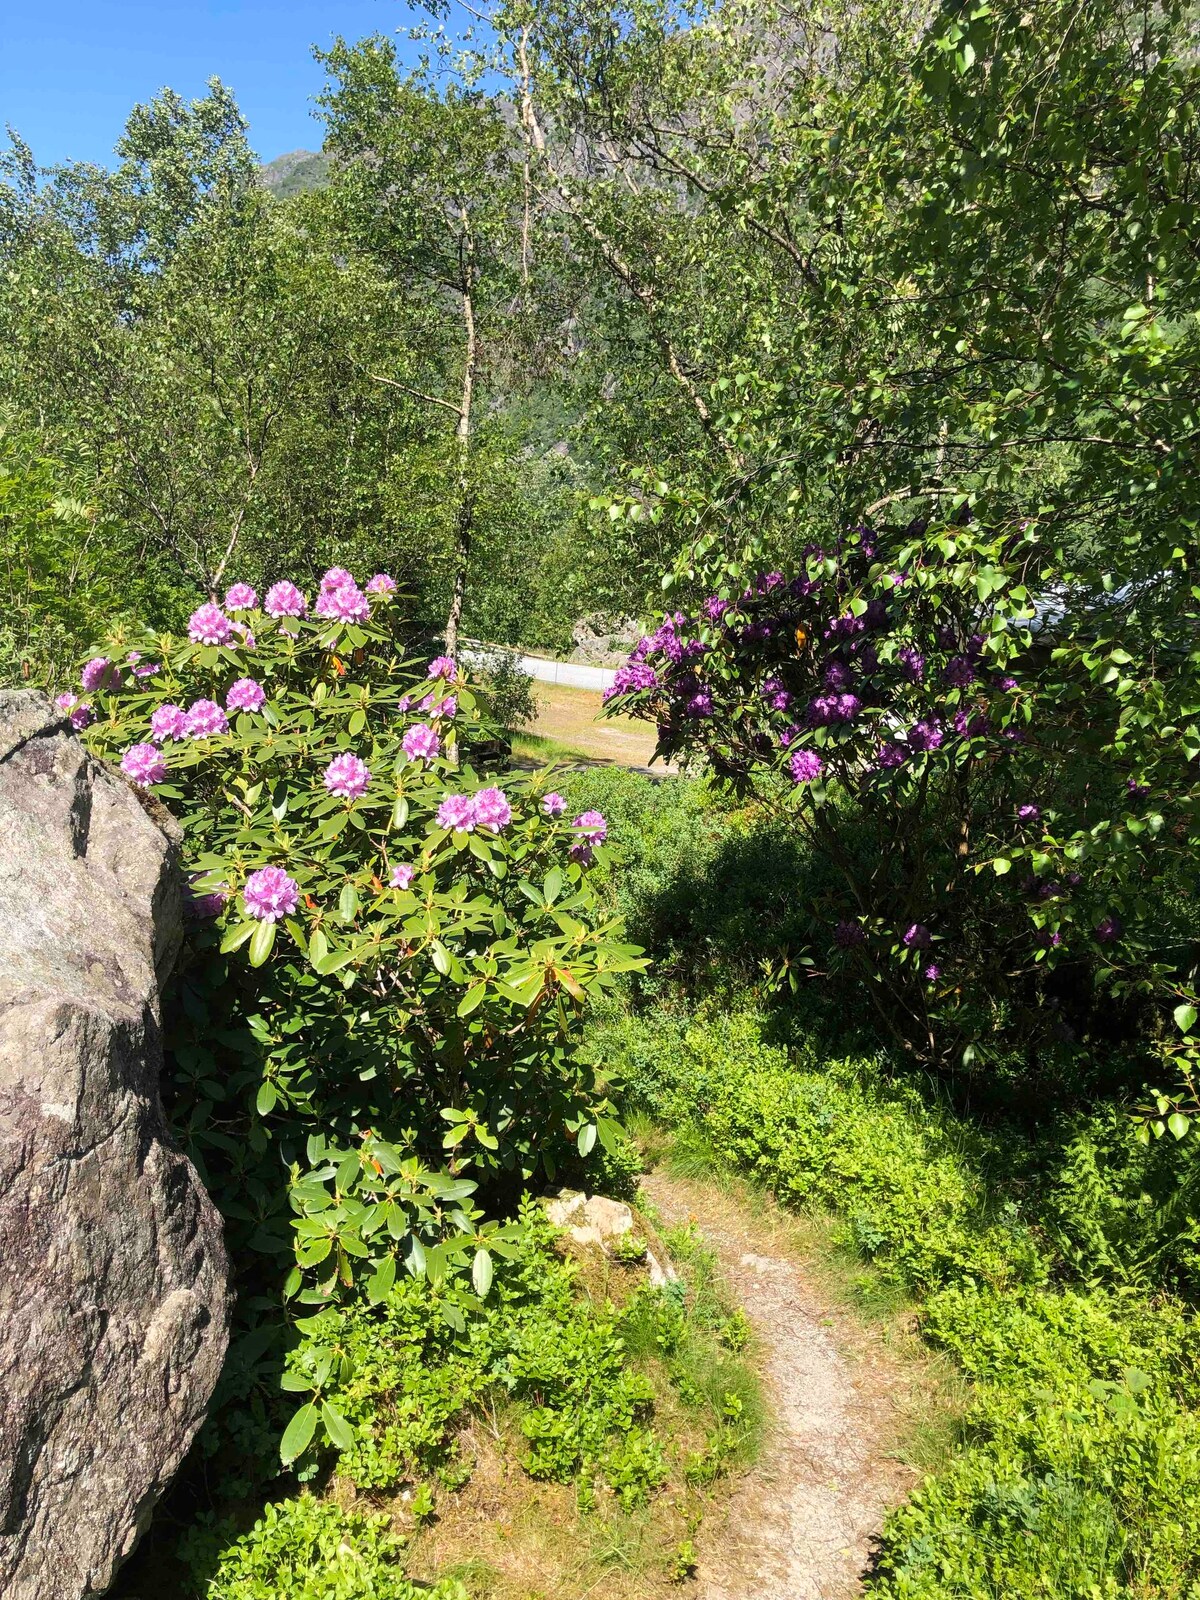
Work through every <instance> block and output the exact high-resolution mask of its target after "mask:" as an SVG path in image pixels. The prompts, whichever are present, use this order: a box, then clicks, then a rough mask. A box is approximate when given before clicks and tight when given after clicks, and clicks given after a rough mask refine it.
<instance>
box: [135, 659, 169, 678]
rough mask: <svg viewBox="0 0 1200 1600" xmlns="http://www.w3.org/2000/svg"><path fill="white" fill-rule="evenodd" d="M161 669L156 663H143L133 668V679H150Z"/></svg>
mask: <svg viewBox="0 0 1200 1600" xmlns="http://www.w3.org/2000/svg"><path fill="white" fill-rule="evenodd" d="M161 671H162V667H161V666H160V665H159V663H158V662H157V661H143V662H142V664H141V666H140V667H134V669H133V675H134V677H135V678H152V677H153V676H154V675H155V673H156V672H161Z"/></svg>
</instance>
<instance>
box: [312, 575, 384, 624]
mask: <svg viewBox="0 0 1200 1600" xmlns="http://www.w3.org/2000/svg"><path fill="white" fill-rule="evenodd" d="M326 576H328V574H326ZM316 610H317V615H318V616H319V617H326V618H328V619H329V620H330V621H332V622H366V621H367V619H368V618H369V617H370V615H371V602H370V601H369V600H368V599H367V597H366V595H365V594H364V593H363V592H362V590H361V589H360V588H359V587H358V585H357V584H356V583H354V582H353V580H352V581H351V582H350V583H344V584H342V585H341V587H340V588H337V589H322V590H321V597H320V599H319V600H318V601H317V607H316Z"/></svg>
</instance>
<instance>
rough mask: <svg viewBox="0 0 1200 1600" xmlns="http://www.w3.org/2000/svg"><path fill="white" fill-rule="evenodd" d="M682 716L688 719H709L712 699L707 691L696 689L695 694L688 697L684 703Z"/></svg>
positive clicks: (711, 710) (711, 711) (711, 712)
mask: <svg viewBox="0 0 1200 1600" xmlns="http://www.w3.org/2000/svg"><path fill="white" fill-rule="evenodd" d="M683 710H684V714H685V716H689V717H711V716H712V714H713V697H712V695H711V694H709V692H708V690H707V689H697V690H696V692H695V694H693V695H689V696H688V698H687V700H686V701H685V702H684V707H683Z"/></svg>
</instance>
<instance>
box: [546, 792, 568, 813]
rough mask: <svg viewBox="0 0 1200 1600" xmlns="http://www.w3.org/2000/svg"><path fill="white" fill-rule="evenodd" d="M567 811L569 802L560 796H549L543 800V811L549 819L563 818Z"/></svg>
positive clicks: (552, 794)
mask: <svg viewBox="0 0 1200 1600" xmlns="http://www.w3.org/2000/svg"><path fill="white" fill-rule="evenodd" d="M566 809H567V802H566V801H565V800H564V799H563V797H562V795H560V794H554V793H551V794H548V795H544V796H543V798H542V810H543V811H544V812H545V813H546V815H547V816H548V817H561V816H562V814H563V812H564V811H565V810H566Z"/></svg>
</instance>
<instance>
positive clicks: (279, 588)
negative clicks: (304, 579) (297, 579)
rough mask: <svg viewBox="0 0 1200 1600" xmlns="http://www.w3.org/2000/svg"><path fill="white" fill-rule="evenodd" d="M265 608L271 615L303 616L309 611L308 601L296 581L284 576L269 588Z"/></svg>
mask: <svg viewBox="0 0 1200 1600" xmlns="http://www.w3.org/2000/svg"><path fill="white" fill-rule="evenodd" d="M263 610H264V611H265V612H266V613H267V615H268V616H269V617H303V616H306V615H307V613H308V601H307V600H306V599H305V598H304V596H303V595H302V594H301V593H300V591H299V589H297V587H296V585H295V584H294V583H291V582H289V581H288V579H287V578H283V579H281V580H280V582H279V583H273V584H272V585H271V587H270V588H269V589H268V590H267V598H266V600H265V601H264V603H263Z"/></svg>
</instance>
